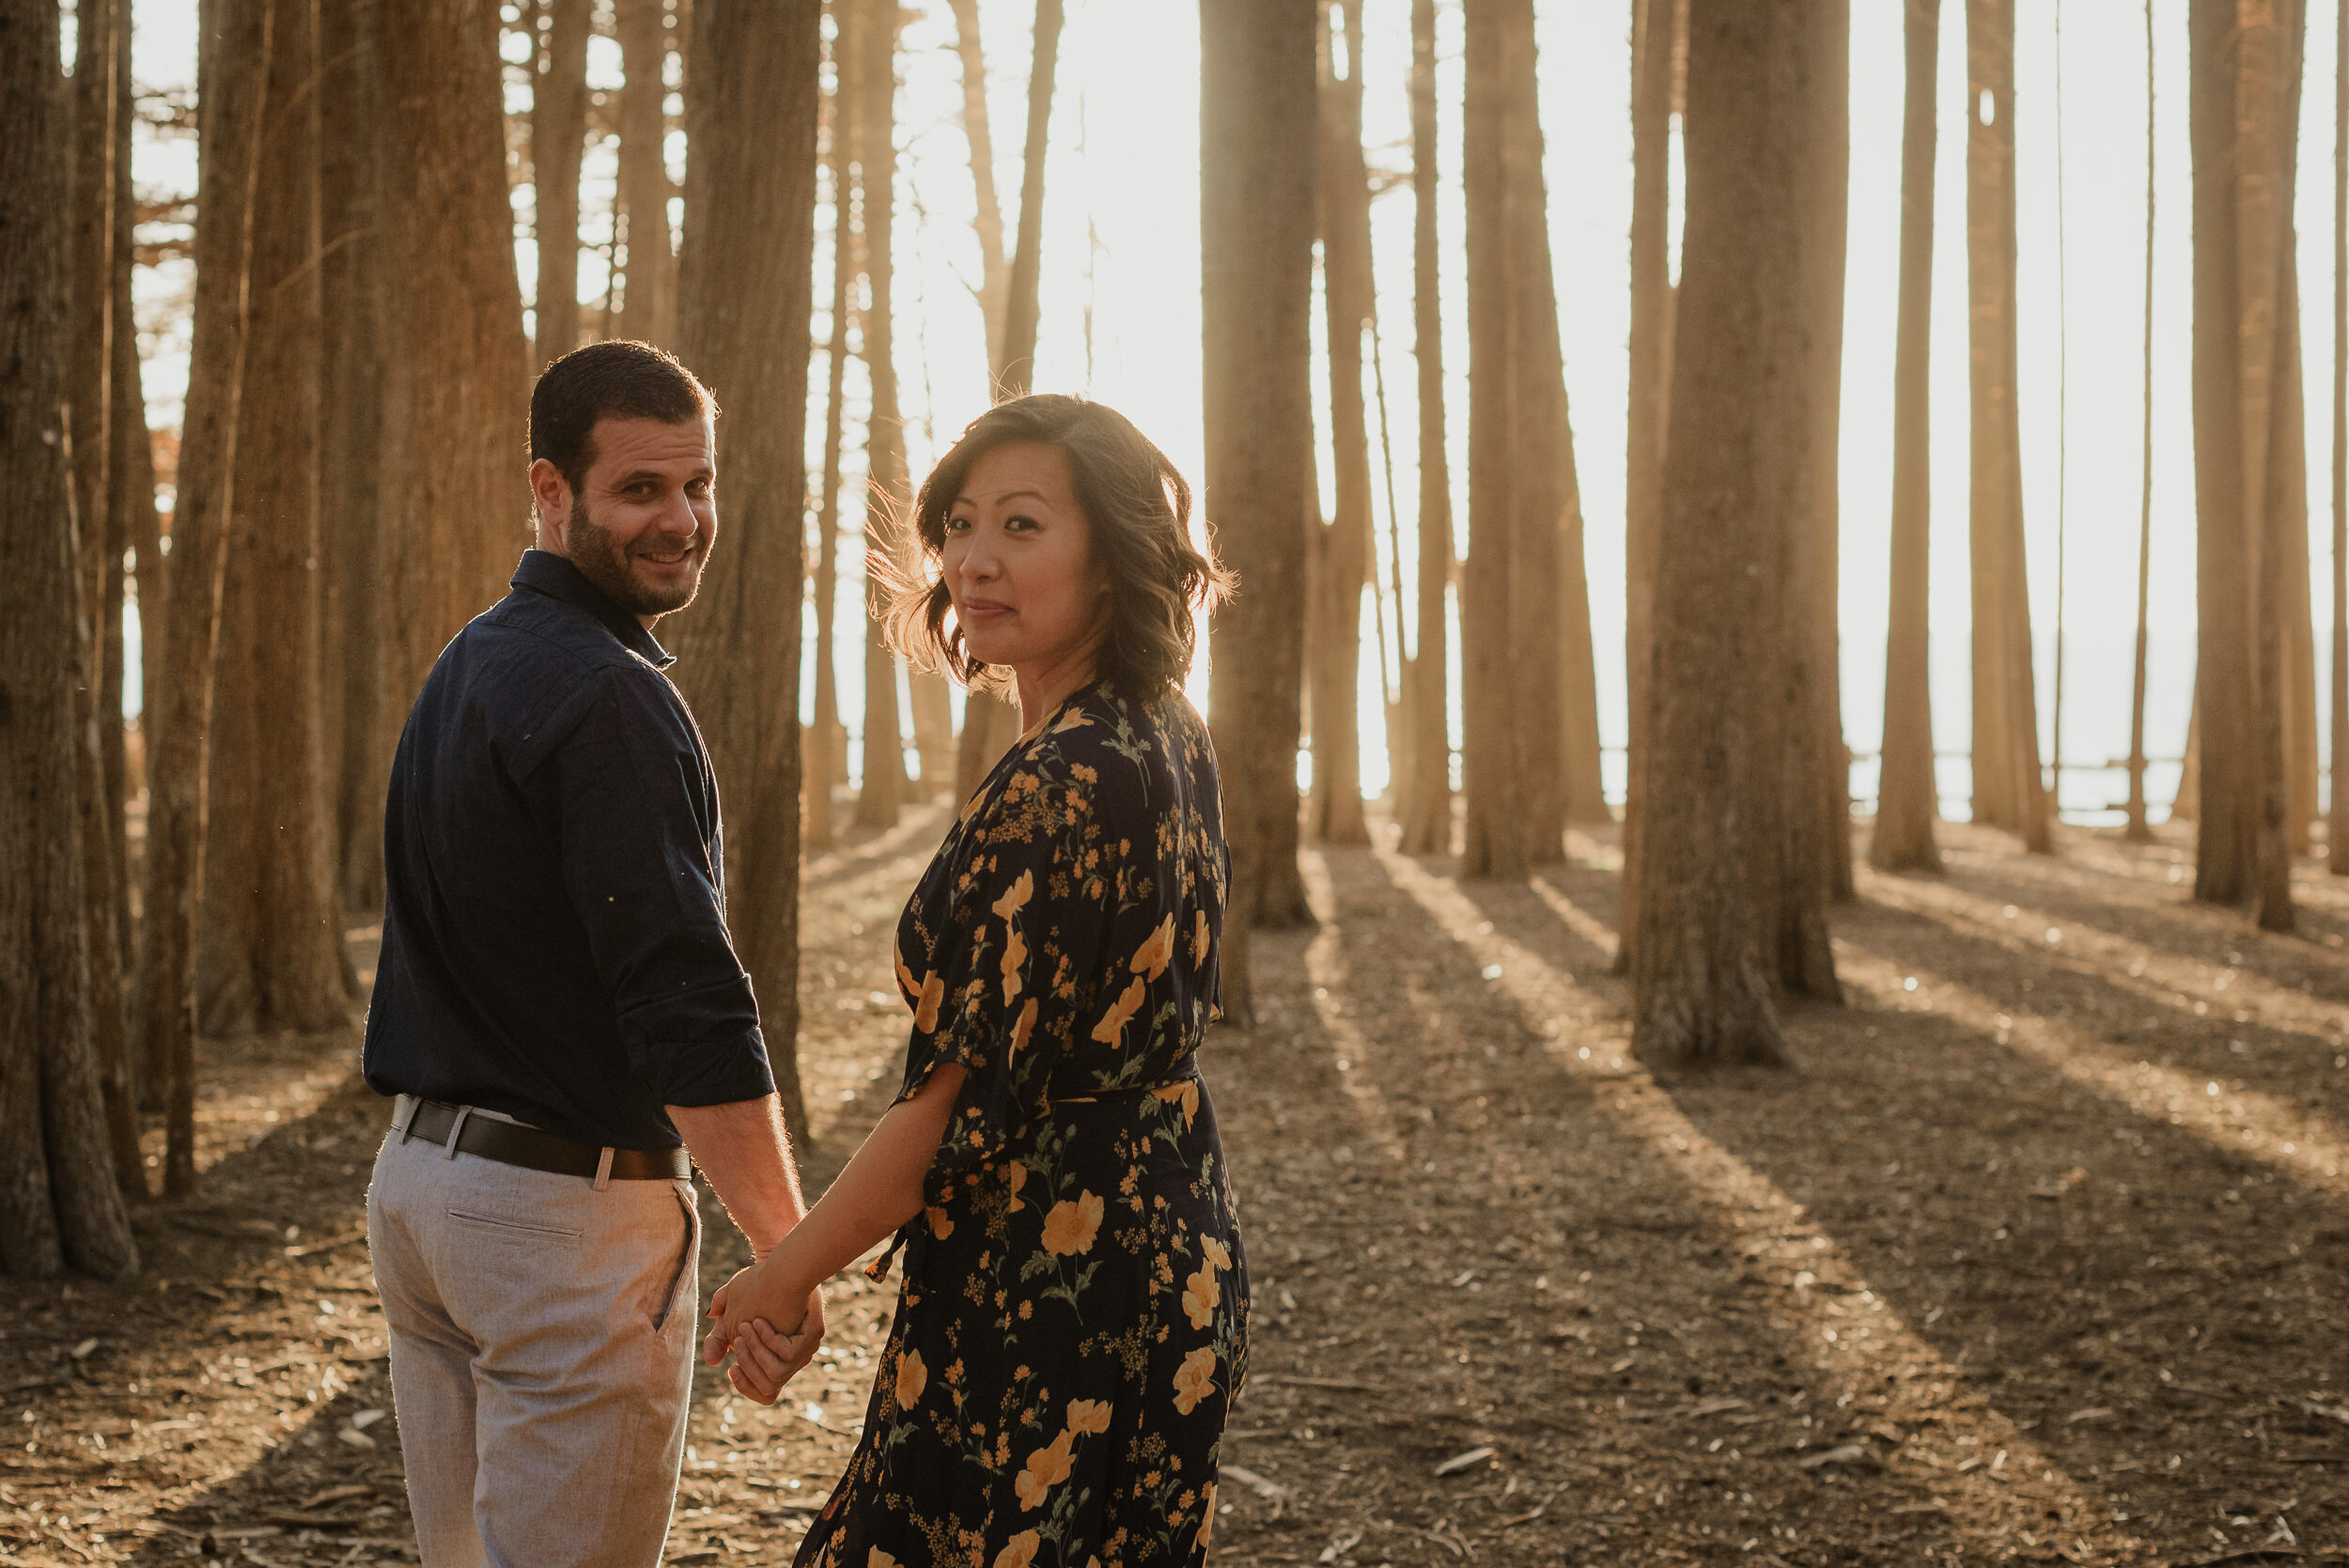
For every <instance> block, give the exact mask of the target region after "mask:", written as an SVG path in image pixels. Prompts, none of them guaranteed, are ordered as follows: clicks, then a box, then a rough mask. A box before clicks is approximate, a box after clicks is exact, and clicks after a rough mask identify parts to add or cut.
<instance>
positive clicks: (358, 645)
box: [319, 0, 405, 909]
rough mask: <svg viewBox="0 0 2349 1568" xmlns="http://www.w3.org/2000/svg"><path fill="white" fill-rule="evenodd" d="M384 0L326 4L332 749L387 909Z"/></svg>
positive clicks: (351, 819)
mask: <svg viewBox="0 0 2349 1568" xmlns="http://www.w3.org/2000/svg"><path fill="white" fill-rule="evenodd" d="M381 26H382V16H381V4H380V0H320V4H319V89H320V90H319V233H320V235H321V237H322V240H323V243H322V244H321V246H320V248H319V288H320V291H321V296H322V303H321V310H320V320H321V327H322V330H321V336H320V339H319V417H320V428H319V577H320V579H321V580H322V589H323V593H324V598H325V607H324V610H323V612H322V620H321V625H320V641H321V643H322V644H323V645H324V648H325V657H324V661H323V665H322V670H321V674H320V680H319V714H320V724H319V744H320V749H321V752H322V753H323V755H324V758H325V768H326V777H327V784H328V790H329V804H330V807H331V810H332V814H333V831H334V845H333V848H332V851H331V855H332V861H333V864H334V885H335V888H336V890H337V893H338V895H339V901H340V903H341V905H342V907H343V908H346V909H366V908H378V907H380V906H381V903H382V900H383V793H384V789H385V787H386V785H387V784H388V780H389V775H390V771H391V749H392V743H393V741H394V739H395V737H396V731H395V726H396V725H397V723H398V722H400V720H401V719H403V718H404V717H405V714H404V713H399V712H391V713H387V712H386V711H385V708H384V693H385V682H386V672H387V666H388V662H389V660H387V658H386V652H385V648H384V637H385V634H386V627H387V623H386V618H385V616H384V614H383V606H382V602H381V601H382V594H383V569H384V535H383V519H384V515H385V503H384V499H383V493H382V489H383V474H384V469H383V435H384V408H383V395H382V388H383V380H384V337H383V334H384V288H385V283H384V276H383V260H384V256H385V254H386V250H385V247H386V246H387V245H388V244H389V243H390V242H391V241H390V240H389V239H388V237H386V236H385V235H384V234H383V233H382V230H381V219H382V214H383V212H384V202H383V130H382V117H383V112H384V109H383V71H382V54H381V43H380V39H379V31H380V29H381Z"/></svg>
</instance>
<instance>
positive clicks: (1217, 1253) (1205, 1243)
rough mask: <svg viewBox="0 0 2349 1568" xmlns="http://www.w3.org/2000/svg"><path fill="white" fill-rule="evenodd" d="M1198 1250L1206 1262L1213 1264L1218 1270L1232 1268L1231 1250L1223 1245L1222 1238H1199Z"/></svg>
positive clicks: (1206, 1236) (1209, 1236)
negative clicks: (1203, 1254)
mask: <svg viewBox="0 0 2349 1568" xmlns="http://www.w3.org/2000/svg"><path fill="white" fill-rule="evenodd" d="M1199 1250H1200V1251H1201V1252H1203V1253H1205V1254H1206V1258H1207V1261H1208V1262H1210V1263H1212V1264H1214V1265H1216V1267H1218V1268H1229V1267H1231V1266H1232V1250H1231V1249H1230V1248H1228V1247H1226V1246H1224V1245H1223V1238H1222V1237H1221V1236H1211V1235H1203V1236H1201V1237H1200V1238H1199Z"/></svg>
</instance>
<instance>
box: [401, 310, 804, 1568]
mask: <svg viewBox="0 0 2349 1568" xmlns="http://www.w3.org/2000/svg"><path fill="white" fill-rule="evenodd" d="M716 413H717V409H716V406H715V405H714V404H713V403H712V402H711V400H710V397H709V395H708V392H707V391H705V390H704V389H703V387H702V385H701V383H700V382H699V381H697V380H694V378H693V376H692V373H691V372H690V371H688V370H687V369H686V368H685V367H684V366H683V365H679V364H678V363H677V361H676V360H674V359H672V358H670V357H669V356H668V355H666V354H664V353H661V351H660V350H658V349H652V348H649V347H646V345H644V344H640V343H599V344H595V345H593V346H591V347H588V348H585V349H579V350H578V351H577V352H575V353H571V354H568V355H566V356H564V357H563V358H562V359H560V360H557V361H556V362H555V363H554V364H553V365H550V366H549V367H548V368H547V370H546V373H545V374H544V375H542V376H540V377H539V379H538V383H537V387H536V388H535V389H534V391H533V392H532V394H531V399H530V455H531V464H530V486H531V491H532V494H533V497H534V499H535V501H536V504H537V545H538V547H537V549H536V550H531V551H525V552H524V553H523V555H522V559H521V567H520V568H519V569H518V570H517V571H516V572H515V574H514V579H513V592H512V593H511V594H509V595H508V596H507V597H506V598H505V599H504V600H502V601H501V602H500V603H498V604H497V605H496V606H495V607H494V608H492V609H490V610H489V611H488V612H486V613H483V614H481V615H479V616H477V617H475V618H474V621H473V622H472V623H471V624H469V625H468V626H466V627H465V629H463V630H462V631H460V632H459V633H458V634H457V636H456V638H455V639H454V640H453V641H451V642H450V644H448V646H447V647H446V648H445V649H443V651H442V654H441V657H440V659H439V660H438V661H437V662H436V663H435V664H434V665H433V667H432V673H431V675H430V676H429V677H428V679H427V680H426V681H425V685H424V690H423V691H422V693H421V694H419V695H418V697H417V699H416V705H415V707H414V709H413V710H412V712H411V713H410V714H409V718H408V726H407V729H406V731H405V733H404V734H402V736H401V737H400V742H399V750H398V753H397V755H396V757H395V758H394V761H393V764H392V780H391V792H390V798H389V801H388V803H387V807H386V811H385V815H384V829H383V841H384V875H385V907H384V915H383V948H382V956H381V961H380V967H379V969H378V971H377V978H376V985H375V995H374V999H373V1001H372V1002H371V1003H370V1005H369V1007H368V1010H367V1032H366V1079H367V1082H368V1083H369V1084H370V1085H371V1086H372V1087H373V1088H374V1089H375V1090H376V1092H377V1093H379V1094H390V1095H397V1103H396V1109H395V1110H394V1112H393V1117H392V1128H393V1130H392V1133H391V1135H390V1137H389V1138H388V1139H387V1140H386V1141H385V1142H384V1145H383V1149H382V1152H381V1154H380V1155H379V1156H378V1157H377V1159H376V1165H375V1175H374V1181H373V1183H372V1185H371V1187H370V1188H369V1191H368V1196H367V1231H368V1238H369V1243H370V1245H371V1247H372V1249H373V1250H374V1257H375V1273H376V1281H377V1284H378V1286H379V1288H380V1289H381V1293H382V1296H383V1309H384V1317H385V1320H386V1322H387V1323H388V1325H389V1326H390V1328H391V1340H392V1352H391V1363H392V1365H391V1371H392V1392H393V1397H394V1400H395V1403H396V1405H397V1408H398V1412H399V1424H400V1439H401V1452H402V1454H403V1456H404V1458H405V1461H406V1465H407V1470H408V1491H409V1498H410V1502H411V1504H412V1511H413V1513H414V1516H415V1523H416V1533H417V1538H418V1541H419V1543H420V1545H421V1546H422V1549H423V1556H424V1560H425V1562H426V1563H427V1564H428V1565H429V1568H474V1565H475V1564H480V1563H489V1564H495V1565H500V1568H504V1565H512V1564H527V1565H528V1568H557V1565H560V1564H596V1565H598V1568H606V1565H610V1568H618V1565H624V1564H645V1565H646V1568H649V1565H651V1564H653V1563H656V1562H657V1561H658V1560H660V1555H661V1543H662V1541H663V1539H664V1538H665V1537H666V1535H667V1531H668V1523H669V1512H670V1508H671V1504H672V1501H673V1499H674V1497H675V1494H676V1489H677V1465H678V1459H679V1456H680V1454H681V1452H682V1451H683V1448H684V1440H685V1417H686V1407H687V1398H688V1395H689V1393H690V1391H691V1389H692V1357H693V1351H694V1344H695V1335H694V1328H695V1323H696V1307H697V1304H698V1296H699V1292H698V1288H697V1287H698V1278H697V1274H696V1267H695V1264H696V1257H695V1254H696V1251H697V1249H698V1244H699V1239H700V1238H699V1228H698V1222H697V1220H696V1218H695V1209H694V1201H693V1189H692V1182H691V1179H690V1175H691V1165H692V1164H698V1165H699V1166H700V1167H701V1170H702V1172H703V1174H705V1175H706V1176H708V1178H709V1181H710V1184H711V1185H712V1186H713V1187H714V1188H717V1191H718V1194H719V1196H720V1197H721V1198H722V1199H723V1201H724V1203H725V1205H726V1208H727V1211H728V1213H729V1214H730V1215H731V1216H732V1217H733V1219H734V1221H735V1223H736V1224H738V1225H739V1226H740V1227H741V1229H742V1231H743V1233H744V1234H746V1235H747V1236H748V1237H749V1238H750V1241H751V1245H752V1249H753V1250H754V1252H755V1253H757V1254H759V1255H761V1256H763V1255H765V1253H766V1252H767V1251H768V1250H770V1248H772V1247H773V1246H774V1244H775V1242H776V1241H777V1240H778V1239H780V1238H781V1237H782V1235H783V1234H784V1233H785V1232H786V1231H788V1230H789V1229H790V1228H791V1227H792V1226H793V1225H794V1224H796V1223H798V1222H799V1219H800V1216H801V1207H802V1205H801V1196H800V1190H799V1183H798V1178H797V1175H796V1173H795V1172H794V1169H793V1166H792V1161H791V1155H790V1150H789V1148H788V1146H787V1144H786V1141H785V1138H784V1130H783V1122H782V1118H781V1116H780V1114H779V1113H778V1108H777V1106H776V1102H775V1097H774V1080H773V1079H772V1077H771V1076H770V1072H769V1070H768V1063H767V1052H766V1046H765V1043H764V1042H763V1041H762V1039H761V1038H760V1035H759V1031H758V1014H757V1008H756V1006H755V1004H754V1001H753V1000H752V996H751V984H750V977H749V976H748V975H747V974H745V973H744V972H743V970H742V966H741V965H740V963H739V962H738V961H737V959H736V957H735V955H734V949H733V946H732V943H731V941H730V940H729V939H728V937H727V934H726V926H725V906H724V891H723V873H722V870H721V867H722V865H723V854H722V852H721V847H720V836H719V826H718V792H717V786H716V783H715V781H714V779H713V778H712V776H711V773H710V768H709V760H708V754H707V753H705V751H704V750H703V747H702V743H701V737H700V734H699V732H698V731H697V730H696V729H695V728H694V725H693V721H692V716H691V714H689V713H688V712H687V710H686V706H685V702H684V699H683V698H681V697H680V696H679V695H678V694H677V690H676V689H675V688H674V687H672V686H671V685H670V684H669V681H668V677H666V676H665V675H662V674H661V669H662V668H663V667H664V666H666V665H667V664H668V663H669V662H670V661H671V660H670V656H669V655H668V654H667V653H665V652H664V651H662V649H661V644H659V643H658V642H656V641H655V640H654V638H653V635H652V626H653V623H654V622H655V621H657V620H659V619H660V617H661V616H662V615H663V614H666V613H670V612H673V611H677V610H682V609H683V608H685V606H686V605H688V604H690V603H691V602H692V598H693V591H694V589H695V587H696V586H697V585H698V584H699V582H700V580H701V572H702V567H703V565H704V563H706V562H707V561H708V556H709V549H710V546H711V544H712V542H713V541H714V539H715V538H716V536H717V531H718V517H717V509H716V504H715V501H714V499H713V495H712V485H713V481H714V479H715V432H714V419H715V416H716ZM680 1144H682V1145H683V1146H682V1147H680ZM689 1150H690V1151H691V1162H690V1163H689V1158H688V1151H689ZM821 1333H822V1310H821V1304H820V1302H817V1301H814V1300H811V1302H810V1305H809V1312H808V1318H807V1322H806V1324H805V1326H803V1327H802V1328H801V1332H800V1333H799V1334H798V1335H796V1336H793V1337H790V1338H788V1339H786V1338H784V1337H783V1336H780V1335H771V1336H757V1335H745V1336H743V1337H742V1339H741V1340H740V1341H739V1343H737V1344H736V1346H735V1350H736V1360H735V1365H734V1366H733V1368H732V1369H731V1370H730V1372H729V1375H730V1376H731V1377H732V1379H733V1381H734V1385H735V1387H736V1388H737V1389H739V1390H741V1391H742V1392H743V1393H744V1394H746V1395H748V1396H749V1397H751V1398H754V1399H757V1400H759V1401H761V1402H762V1403H765V1402H770V1401H771V1400H772V1399H773V1398H774V1397H775V1395H776V1393H777V1392H778V1391H779V1390H780V1389H781V1388H782V1385H783V1383H784V1381H785V1380H786V1379H787V1378H788V1377H789V1376H790V1375H791V1374H793V1373H796V1372H797V1371H798V1370H799V1369H800V1368H801V1366H803V1365H805V1364H806V1362H807V1360H808V1358H810V1357H811V1356H813V1355H814V1353H815V1349H816V1343H817V1339H818V1338H819V1337H820V1335H821Z"/></svg>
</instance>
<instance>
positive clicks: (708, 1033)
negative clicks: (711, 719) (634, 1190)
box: [549, 669, 774, 1106]
mask: <svg viewBox="0 0 2349 1568" xmlns="http://www.w3.org/2000/svg"><path fill="white" fill-rule="evenodd" d="M584 696H585V699H586V701H585V711H584V712H583V713H582V714H580V716H579V720H578V722H577V724H576V726H575V727H573V728H571V729H570V730H569V733H568V735H567V736H566V737H565V738H564V739H563V741H562V742H561V743H560V744H559V745H557V746H556V748H555V749H554V752H553V754H552V756H551V757H550V758H549V765H550V766H551V767H552V769H553V772H554V781H553V782H554V784H555V798H556V801H557V805H558V809H559V812H560V819H559V822H558V825H557V832H558V834H559V836H560V840H561V855H562V862H563V874H564V880H565V882H566V884H567V885H568V889H569V893H570V901H571V907H572V908H573V909H574V910H575V911H577V913H578V916H579V920H580V924H582V925H583V927H584V928H585V932H586V937H587V942H588V947H589V950H590V951H591V952H592V953H593V955H594V958H595V965H596V970H597V972H598V973H599V975H600V976H601V977H602V980H603V982H604V984H605V985H606V986H608V987H609V988H610V990H611V993H612V1004H613V1008H614V1013H615V1014H616V1015H617V1017H618V1020H619V1030H620V1041H621V1045H622V1048H623V1049H624V1050H625V1051H626V1052H627V1055H628V1060H629V1063H630V1068H631V1069H632V1070H633V1071H634V1072H635V1074H636V1076H637V1077H638V1078H639V1079H642V1080H643V1081H644V1083H645V1085H646V1087H647V1088H648V1089H650V1090H651V1091H652V1092H653V1093H654V1094H656V1095H658V1096H659V1097H660V1101H661V1104H663V1105H682V1106H703V1105H723V1104H727V1103H730V1102H732V1101H736V1100H749V1099H756V1098H759V1097H760V1096H762V1095H764V1094H769V1093H771V1092H772V1091H773V1089H774V1076H773V1074H772V1072H771V1071H770V1068H769V1065H768V1061H767V1046H766V1041H765V1040H764V1039H763V1038H762V1037H761V1035H760V1033H759V1029H758V1006H757V1002H756V1001H755V1000H754V997H753V996H752V993H751V978H750V976H749V975H748V974H747V973H745V972H744V970H743V969H742V965H741V962H740V960H739V959H738V958H737V957H736V956H735V953H734V943H733V941H732V939H730V938H729V937H728V935H727V932H726V922H725V893H724V881H723V870H722V866H721V861H722V850H721V840H720V837H719V827H718V797H717V786H716V784H714V783H713V782H712V780H711V778H710V775H709V771H708V764H707V762H706V761H705V759H704V753H703V751H702V748H701V744H700V737H699V736H698V735H696V734H695V732H694V730H693V726H692V720H691V719H690V718H689V717H687V715H686V713H685V709H684V705H683V703H682V702H681V700H679V699H678V697H677V694H676V692H675V691H674V690H673V689H672V688H671V687H670V686H669V684H668V682H667V681H666V680H665V679H663V678H662V677H661V675H658V674H655V673H654V672H652V671H650V670H645V669H620V670H612V671H606V672H604V673H602V674H601V675H599V676H598V677H597V679H596V681H595V682H594V685H593V688H592V689H591V690H590V691H588V692H586V693H584Z"/></svg>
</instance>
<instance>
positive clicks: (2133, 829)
mask: <svg viewBox="0 0 2349 1568" xmlns="http://www.w3.org/2000/svg"><path fill="white" fill-rule="evenodd" d="M2343 37H2344V38H2349V33H2344V34H2343ZM2154 103H2155V94H2154V0H2145V337H2144V347H2145V363H2144V368H2143V378H2144V392H2145V397H2144V442H2143V451H2142V453H2141V454H2140V463H2141V466H2140V468H2139V489H2138V503H2137V648H2136V661H2135V668H2134V671H2133V678H2132V681H2131V685H2130V693H2129V800H2128V826H2127V828H2126V830H2125V832H2126V835H2127V837H2128V838H2129V839H2130V840H2131V841H2132V842H2135V843H2139V844H2149V843H2151V842H2152V841H2153V837H2154V830H2153V825H2152V823H2150V822H2149V821H2147V819H2146V815H2145V644H2146V621H2147V616H2148V613H2149V611H2150V609H2151V598H2150V593H2149V590H2150V588H2151V586H2152V573H2153V561H2154V190H2155V187H2154V147H2155V143H2154ZM2335 221H2336V223H2337V224H2338V222H2339V221H2340V220H2339V215H2338V214H2337V215H2336V220H2335ZM2335 404H2336V410H2335V412H2336V417H2338V415H2339V408H2338V404H2339V398H2338V397H2336V398H2335ZM2171 815H2173V816H2174V815H2176V812H2175V810H2174V808H2173V809H2172V811H2171Z"/></svg>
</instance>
